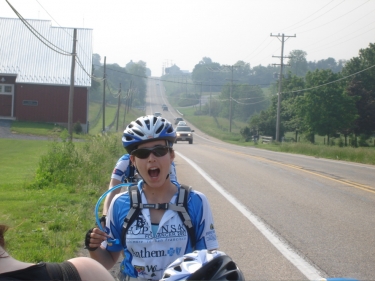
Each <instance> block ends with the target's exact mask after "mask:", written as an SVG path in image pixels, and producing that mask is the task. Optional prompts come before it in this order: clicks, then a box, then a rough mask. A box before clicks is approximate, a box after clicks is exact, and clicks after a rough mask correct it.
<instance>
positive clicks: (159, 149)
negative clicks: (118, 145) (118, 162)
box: [131, 146, 170, 159]
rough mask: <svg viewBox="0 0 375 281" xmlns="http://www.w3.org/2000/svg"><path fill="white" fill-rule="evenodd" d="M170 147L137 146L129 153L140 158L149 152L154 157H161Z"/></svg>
mask: <svg viewBox="0 0 375 281" xmlns="http://www.w3.org/2000/svg"><path fill="white" fill-rule="evenodd" d="M169 150H170V147H168V146H155V147H150V148H138V149H136V150H133V151H132V153H131V155H133V156H135V157H137V158H140V159H146V158H148V157H149V156H150V154H151V153H152V154H154V155H155V156H156V157H162V156H164V155H166V154H167V153H168V151H169Z"/></svg>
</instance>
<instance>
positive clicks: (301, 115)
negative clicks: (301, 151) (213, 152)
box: [249, 44, 375, 146]
mask: <svg viewBox="0 0 375 281" xmlns="http://www.w3.org/2000/svg"><path fill="white" fill-rule="evenodd" d="M298 53H299V54H301V53H302V52H298ZM292 60H293V59H292ZM297 61H298V62H300V61H303V60H297ZM326 63H327V64H323V62H322V61H320V63H319V62H318V64H319V65H325V66H326V67H327V66H330V67H329V68H326V69H320V68H318V69H315V70H307V72H306V74H305V75H304V76H302V73H303V72H299V71H302V69H305V68H302V67H295V68H294V70H295V72H294V73H293V72H292V70H293V67H294V66H295V65H296V64H297V62H294V63H293V62H290V65H291V67H290V68H289V70H288V73H287V75H286V77H285V78H284V79H283V80H282V96H281V97H282V102H281V109H280V113H281V116H280V117H281V118H280V119H281V125H280V135H281V136H282V135H284V132H287V131H294V132H295V138H294V139H295V141H297V136H298V133H303V134H304V135H305V137H306V138H307V139H308V140H309V141H311V142H312V143H314V141H315V139H314V136H315V135H316V134H317V135H320V136H327V143H328V144H329V143H330V138H332V137H338V136H339V135H342V136H343V140H342V141H341V143H340V145H348V138H350V139H351V142H350V143H351V145H353V146H366V145H367V142H366V140H368V139H369V137H370V136H371V135H372V134H374V132H375V79H374V78H375V44H370V45H369V47H368V48H366V49H361V50H360V51H359V56H358V57H354V58H352V59H351V60H349V61H347V62H345V64H344V63H343V62H341V61H340V62H339V64H335V63H333V61H332V60H330V59H328V60H326ZM303 65H304V66H309V64H308V63H307V64H303ZM339 65H342V67H341V70H340V71H339V69H340V67H339V68H338V66H339ZM297 69H298V71H297ZM271 89H272V90H271V92H272V93H274V95H273V96H272V98H271V105H270V106H269V107H268V108H267V109H266V110H263V111H261V112H260V113H259V114H255V115H253V116H252V117H251V119H250V121H249V126H250V131H251V132H252V133H254V134H257V133H260V134H265V135H270V136H273V137H275V132H276V128H275V126H276V110H277V95H276V93H277V86H276V84H274V85H272V87H271ZM358 136H359V139H358V138H357V137H358Z"/></svg>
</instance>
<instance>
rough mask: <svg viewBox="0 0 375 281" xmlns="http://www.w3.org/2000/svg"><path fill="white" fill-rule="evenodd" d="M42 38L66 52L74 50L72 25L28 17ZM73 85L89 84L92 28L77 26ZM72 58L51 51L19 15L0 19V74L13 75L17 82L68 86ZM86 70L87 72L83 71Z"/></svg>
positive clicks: (84, 85) (87, 85) (85, 85)
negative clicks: (52, 23) (54, 24)
mask: <svg viewBox="0 0 375 281" xmlns="http://www.w3.org/2000/svg"><path fill="white" fill-rule="evenodd" d="M27 22H28V23H29V24H30V25H31V26H32V27H34V28H35V29H36V30H37V31H38V32H39V33H40V34H41V35H42V36H43V37H45V38H46V39H47V40H48V41H50V42H51V43H53V44H54V45H55V46H57V47H58V48H60V49H62V50H64V51H65V52H68V53H72V51H73V32H74V28H65V27H54V26H51V21H49V20H34V19H32V20H27ZM76 51H77V57H78V59H79V61H80V62H81V63H82V66H83V68H84V69H85V70H83V69H82V67H80V66H79V64H78V63H76V66H75V75H74V77H75V79H74V80H75V81H74V84H75V86H82V87H90V86H91V78H90V77H89V74H91V68H92V29H88V28H77V45H76ZM71 63H72V57H71V56H66V55H62V54H60V53H57V52H55V51H54V50H51V49H50V48H49V47H47V46H46V45H45V44H43V42H41V41H40V40H39V39H38V38H37V37H36V36H35V35H34V34H33V33H32V32H31V31H30V30H29V29H28V28H27V27H26V26H25V25H24V24H23V23H22V21H21V20H20V19H18V18H0V74H16V75H17V79H16V82H17V83H32V84H49V85H70V72H71ZM85 71H87V72H88V73H86V72H85Z"/></svg>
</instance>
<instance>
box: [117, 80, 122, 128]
mask: <svg viewBox="0 0 375 281" xmlns="http://www.w3.org/2000/svg"><path fill="white" fill-rule="evenodd" d="M120 101H121V83H120V89H119V90H118V100H117V117H116V132H118V119H119V118H120V103H121V102H120Z"/></svg>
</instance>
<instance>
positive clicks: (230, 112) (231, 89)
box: [224, 65, 240, 133]
mask: <svg viewBox="0 0 375 281" xmlns="http://www.w3.org/2000/svg"><path fill="white" fill-rule="evenodd" d="M224 66H225V67H230V69H231V72H232V78H231V79H230V81H231V83H230V94H229V132H230V133H231V132H232V91H233V68H234V67H240V66H239V65H224Z"/></svg>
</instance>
